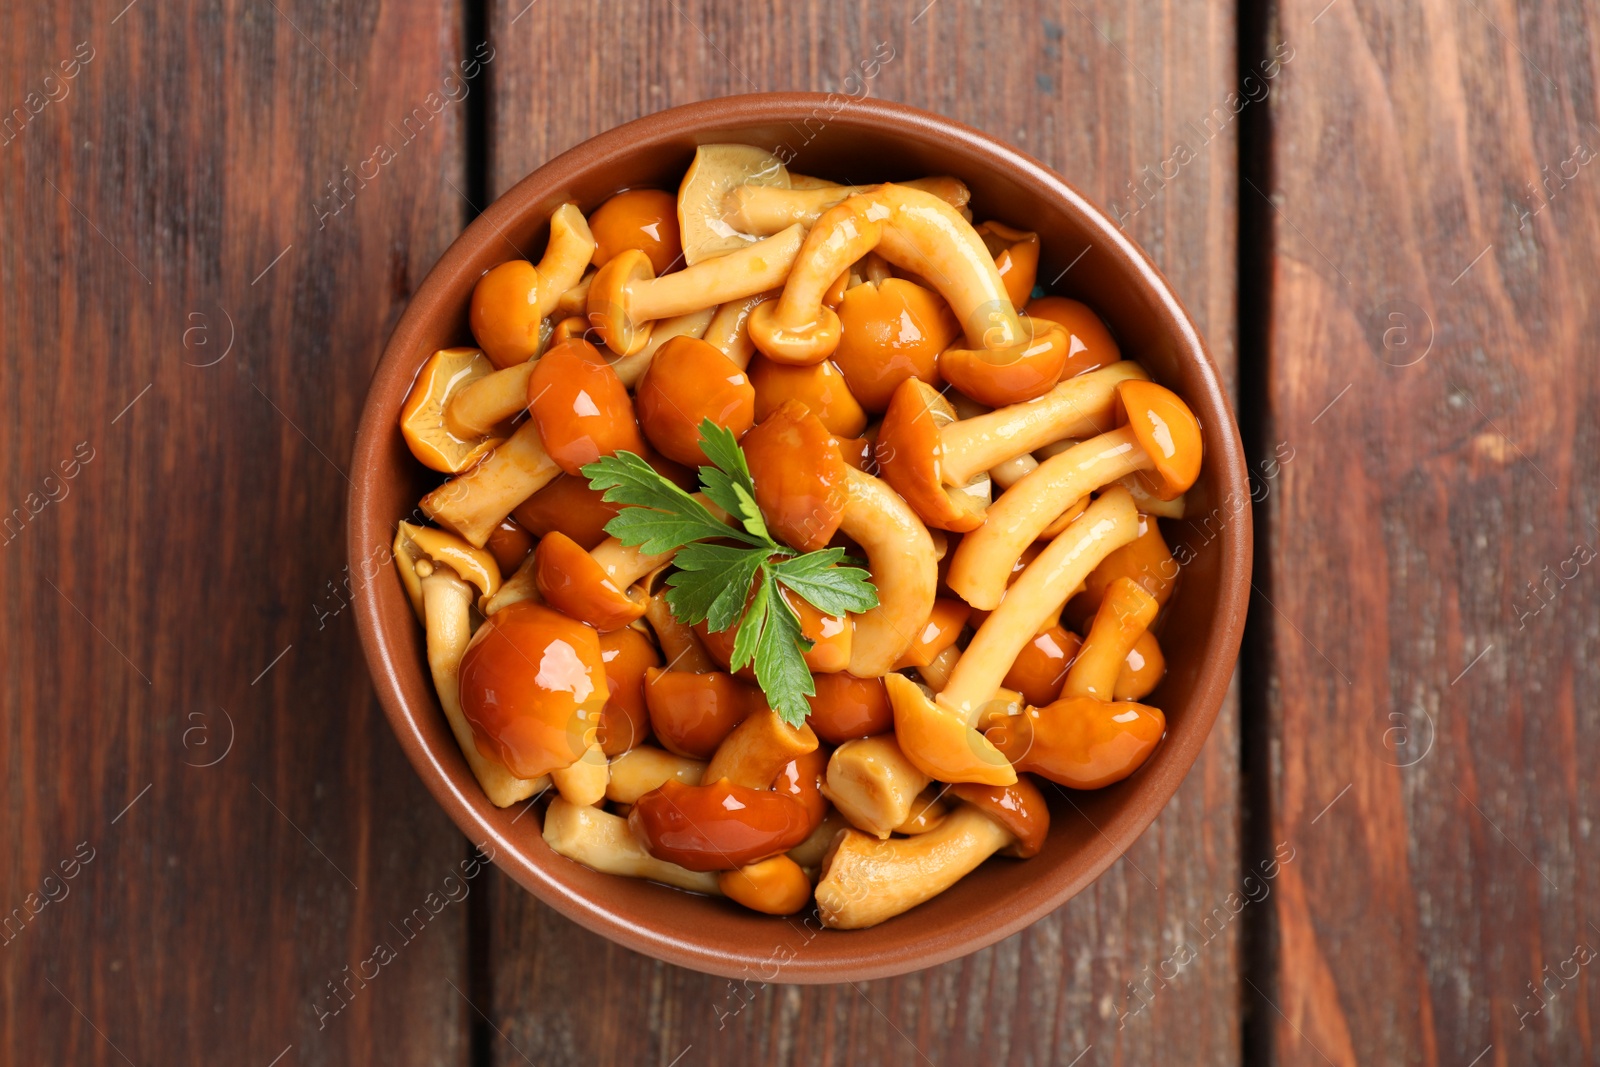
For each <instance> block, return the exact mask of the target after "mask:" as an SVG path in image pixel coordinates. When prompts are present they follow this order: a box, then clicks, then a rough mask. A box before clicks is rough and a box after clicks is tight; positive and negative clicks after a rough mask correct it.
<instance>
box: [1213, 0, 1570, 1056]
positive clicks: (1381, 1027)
mask: <svg viewBox="0 0 1600 1067" xmlns="http://www.w3.org/2000/svg"><path fill="white" fill-rule="evenodd" d="M1279 7H1280V12H1279V18H1280V24H1279V27H1278V29H1277V31H1276V32H1277V34H1278V36H1279V37H1280V38H1281V39H1282V40H1284V41H1286V42H1288V43H1289V45H1290V46H1291V47H1292V48H1293V50H1294V59H1293V61H1292V63H1290V64H1288V66H1287V69H1286V72H1285V75H1284V77H1285V81H1284V88H1283V92H1282V94H1281V95H1280V96H1279V97H1278V98H1277V99H1276V103H1275V105H1274V106H1275V111H1274V113H1273V124H1274V128H1275V141H1274V145H1273V157H1272V158H1273V166H1274V168H1275V172H1276V179H1275V181H1274V182H1273V185H1272V188H1271V189H1270V192H1271V194H1272V201H1271V208H1270V219H1271V222H1272V225H1273V231H1274V232H1273V236H1272V240H1271V250H1272V256H1273V259H1274V270H1273V273H1272V278H1271V284H1272V300H1271V305H1272V315H1271V324H1270V331H1269V346H1270V347H1269V355H1270V361H1271V362H1270V377H1269V382H1268V389H1267V395H1268V400H1269V402H1270V425H1269V426H1268V428H1267V430H1266V432H1265V433H1264V434H1263V440H1264V441H1265V442H1267V447H1268V448H1269V449H1270V448H1271V447H1273V446H1274V443H1276V442H1284V443H1285V444H1286V446H1287V447H1288V448H1290V449H1291V450H1292V451H1293V454H1294V456H1295V457H1296V458H1294V460H1293V461H1292V462H1291V463H1288V464H1286V465H1285V466H1284V468H1283V472H1282V475H1281V477H1280V478H1279V480H1278V489H1279V491H1278V492H1275V493H1274V494H1273V495H1272V496H1271V498H1270V499H1269V501H1268V507H1269V508H1270V512H1271V515H1270V520H1271V521H1270V530H1269V532H1270V534H1271V539H1270V542H1269V543H1270V545H1271V551H1270V554H1269V555H1268V556H1266V557H1264V558H1265V559H1266V560H1267V561H1268V563H1269V566H1268V568H1267V573H1266V574H1264V575H1260V576H1259V577H1258V580H1259V581H1260V582H1261V583H1262V587H1263V590H1264V592H1265V593H1266V595H1267V596H1268V597H1270V600H1271V604H1270V605H1268V604H1266V603H1263V601H1262V600H1260V599H1258V600H1257V603H1256V605H1255V607H1254V609H1253V610H1255V611H1258V612H1259V611H1262V610H1265V611H1272V612H1274V614H1275V616H1276V618H1277V619H1278V620H1279V622H1278V624H1277V625H1276V626H1275V627H1274V638H1273V642H1272V648H1271V660H1270V677H1269V679H1268V681H1269V683H1270V685H1269V689H1268V693H1269V700H1270V710H1271V730H1272V733H1271V743H1272V758H1271V760H1270V762H1269V763H1266V764H1265V765H1264V766H1263V767H1262V768H1260V769H1261V770H1262V771H1263V772H1264V773H1270V774H1271V785H1272V793H1273V803H1272V819H1271V829H1270V835H1271V840H1272V841H1273V842H1278V841H1289V842H1293V843H1294V845H1295V846H1297V848H1298V854H1299V859H1297V860H1296V861H1295V862H1294V863H1293V864H1291V865H1289V866H1288V867H1287V868H1286V869H1285V873H1284V876H1283V878H1282V879H1281V882H1280V889H1279V892H1278V894H1277V895H1276V897H1275V899H1274V908H1275V912H1274V914H1275V918H1276V924H1277V932H1276V938H1275V942H1274V944H1275V949H1274V951H1273V953H1272V958H1271V960H1270V963H1271V965H1272V967H1273V968H1274V969H1275V970H1276V972H1277V980H1276V984H1275V987H1269V988H1267V989H1264V990H1263V991H1262V992H1263V995H1264V996H1265V997H1267V998H1270V1004H1269V1003H1267V1002H1265V1001H1264V1000H1263V1001H1257V1003H1256V1005H1255V1010H1256V1012H1257V1013H1258V1015H1259V1016H1260V1017H1261V1018H1262V1019H1263V1020H1264V1022H1265V1025H1266V1027H1267V1029H1268V1031H1269V1034H1268V1040H1267V1042H1266V1044H1267V1046H1268V1047H1269V1049H1270V1051H1271V1052H1272V1053H1273V1054H1274V1055H1275V1058H1276V1059H1278V1060H1279V1061H1281V1062H1285V1063H1313V1062H1323V1061H1324V1060H1326V1061H1327V1062H1330V1063H1339V1064H1346V1063H1350V1064H1353V1063H1401V1062H1404V1063H1429V1064H1431V1063H1442V1064H1468V1063H1474V1064H1485V1065H1487V1064H1506V1063H1518V1064H1522V1063H1551V1064H1557V1063H1560V1064H1566V1063H1592V1062H1595V1058H1596V1056H1597V1052H1596V1044H1595V1035H1594V1019H1595V1017H1596V1011H1597V1010H1600V985H1597V983H1596V982H1595V980H1594V977H1593V974H1592V971H1591V970H1590V969H1589V968H1588V967H1587V966H1586V965H1585V963H1586V960H1587V958H1590V957H1592V954H1593V953H1594V952H1596V951H1600V928H1597V923H1596V920H1595V918H1594V915H1593V907H1592V904H1593V901H1594V893H1595V890H1594V887H1595V885H1596V884H1600V852H1597V850H1596V849H1595V848H1594V829H1593V828H1594V825H1595V821H1596V815H1597V799H1596V793H1595V788H1594V784H1593V783H1594V775H1593V773H1592V770H1591V768H1592V767H1593V766H1594V763H1595V759H1596V757H1597V755H1600V704H1597V703H1596V701H1595V699H1594V695H1593V694H1594V693H1595V691H1596V688H1597V685H1600V666H1597V663H1600V657H1597V656H1596V654H1595V653H1596V644H1597V635H1600V631H1597V628H1596V627H1597V619H1600V616H1597V614H1596V612H1595V603H1596V600H1595V593H1594V589H1595V586H1594V583H1595V581H1596V576H1595V572H1594V568H1593V567H1591V566H1589V565H1588V561H1591V560H1593V559H1594V558H1595V552H1596V547H1595V546H1596V545H1597V544H1600V530H1597V528H1596V526H1595V523H1596V520H1597V514H1596V511H1597V507H1600V497H1597V487H1600V447H1597V446H1600V441H1597V438H1596V428H1595V425H1596V424H1595V420H1594V419H1593V417H1592V412H1593V410H1594V406H1595V403H1596V401H1597V399H1600V397H1597V387H1596V385H1595V376H1594V374H1593V368H1594V356H1593V345H1592V341H1591V336H1592V323H1593V320H1594V316H1595V302H1594V284H1593V278H1594V277H1595V275H1596V272H1597V270H1600V255H1597V253H1596V250H1595V247H1594V242H1593V241H1592V240H1591V239H1590V238H1591V235H1592V234H1593V233H1594V232H1595V229H1596V227H1597V225H1600V178H1597V177H1596V176H1595V173H1594V168H1593V167H1591V166H1588V163H1589V162H1591V161H1592V160H1593V159H1594V149H1595V145H1596V144H1600V130H1597V128H1596V127H1595V125H1594V121H1593V119H1594V114H1595V99H1594V95H1595V94H1594V85H1593V60H1594V56H1593V50H1592V45H1591V42H1592V41H1593V40H1594V37H1595V35H1596V33H1597V32H1600V27H1597V25H1596V11H1595V8H1594V6H1593V5H1592V4H1587V5H1585V4H1579V3H1560V4H1548V5H1516V4H1511V3H1487V2H1482V3H1480V2H1469V3H1466V4H1433V3H1418V2H1407V3H1384V4H1379V3H1373V2H1369V0H1340V2H1338V3H1335V4H1332V5H1329V4H1327V0H1289V2H1286V3H1283V4H1281V5H1279ZM1547 182H1548V184H1546V183H1547ZM1244 195H1245V196H1251V195H1257V194H1255V193H1253V192H1249V191H1247V192H1246V193H1245V194H1244ZM1335 576H1336V577H1335ZM1330 577H1335V580H1334V581H1332V582H1330V580H1329V579H1330Z"/></svg>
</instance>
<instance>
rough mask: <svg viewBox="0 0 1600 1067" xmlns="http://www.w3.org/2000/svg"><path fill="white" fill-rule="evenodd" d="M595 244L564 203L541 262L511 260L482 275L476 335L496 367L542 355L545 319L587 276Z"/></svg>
mask: <svg viewBox="0 0 1600 1067" xmlns="http://www.w3.org/2000/svg"><path fill="white" fill-rule="evenodd" d="M594 247H595V245H594V234H592V233H590V231H589V223H588V222H587V221H586V220H585V219H584V217H583V213H582V212H581V211H579V210H578V208H577V206H576V205H574V204H563V205H561V206H560V207H558V208H556V210H555V213H554V214H553V215H551V216H550V242H549V244H548V245H546V247H545V252H544V258H543V259H541V260H540V261H539V265H538V266H534V265H533V264H532V263H529V262H528V261H527V260H525V259H513V260H511V261H509V262H506V263H502V264H500V265H499V266H498V267H495V268H493V269H492V270H490V271H489V272H488V273H486V274H485V275H484V276H483V277H482V278H479V279H478V284H477V285H476V286H475V287H474V288H473V290H472V306H471V309H470V319H471V325H472V336H473V337H475V338H476V339H477V341H478V346H479V347H480V348H482V349H483V351H484V354H485V355H487V356H488V357H489V359H490V360H491V361H493V363H494V365H495V366H497V367H510V366H513V365H515V364H518V363H525V362H527V361H528V360H529V359H531V358H533V357H534V356H536V355H538V354H539V348H540V345H541V342H542V340H543V337H542V335H541V331H542V329H543V327H544V320H545V317H546V316H547V315H549V314H550V313H551V312H552V311H554V310H555V308H556V303H557V301H558V300H560V298H561V295H562V294H563V293H565V292H566V291H567V290H569V289H571V288H572V287H573V286H575V285H577V284H578V282H579V281H580V280H581V279H582V278H583V272H584V268H586V267H587V266H588V265H589V260H590V259H591V258H592V257H593V256H594Z"/></svg>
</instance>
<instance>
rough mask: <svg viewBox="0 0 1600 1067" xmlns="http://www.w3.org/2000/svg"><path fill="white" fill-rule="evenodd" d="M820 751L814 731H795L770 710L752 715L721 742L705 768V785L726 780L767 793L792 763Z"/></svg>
mask: <svg viewBox="0 0 1600 1067" xmlns="http://www.w3.org/2000/svg"><path fill="white" fill-rule="evenodd" d="M816 750H817V735H816V734H815V733H814V732H813V731H812V729H811V727H809V726H807V725H805V724H804V723H801V724H800V727H799V728H798V729H796V728H795V727H793V726H790V725H789V724H788V723H786V722H784V721H783V719H782V717H781V716H779V715H778V713H777V712H775V711H773V710H772V709H771V708H766V709H763V710H761V711H755V712H751V713H750V715H749V716H747V717H746V718H745V720H744V721H743V722H741V723H740V724H739V725H738V726H735V727H734V728H733V732H732V733H731V734H729V735H728V736H727V737H724V738H723V739H722V744H720V745H718V746H717V751H716V752H715V754H713V755H712V757H711V762H710V763H709V764H708V765H707V766H706V770H705V781H708V782H715V781H716V780H717V779H719V778H726V779H728V781H730V782H732V783H733V784H734V785H743V786H749V787H750V788H751V789H766V788H768V787H770V786H771V785H772V780H773V779H774V778H776V777H777V776H778V772H779V771H781V770H783V768H784V767H786V766H787V765H788V764H789V762H790V761H791V760H793V759H795V758H796V757H798V756H803V755H805V754H806V753H808V752H815V751H816Z"/></svg>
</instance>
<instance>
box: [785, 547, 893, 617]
mask: <svg viewBox="0 0 1600 1067" xmlns="http://www.w3.org/2000/svg"><path fill="white" fill-rule="evenodd" d="M843 558H844V549H842V548H824V549H822V550H821V551H819V552H808V553H806V554H805V555H803V556H791V557H789V558H788V559H785V560H780V561H779V562H777V563H775V564H773V565H772V573H773V576H774V577H775V578H777V579H778V581H780V582H782V583H783V584H784V586H785V587H786V588H788V589H789V590H790V591H791V592H793V593H796V594H798V595H799V596H800V598H801V599H802V600H805V601H807V602H808V603H810V604H811V605H812V606H813V607H815V608H816V609H817V610H818V611H822V612H826V613H827V614H829V615H843V614H845V613H847V612H852V611H854V612H862V611H870V610H871V609H872V608H875V607H877V606H878V590H877V589H876V588H875V587H874V586H873V585H872V583H871V582H870V581H869V580H868V579H869V578H870V575H868V574H867V572H866V571H864V570H861V569H859V568H857V567H841V566H838V563H839V561H840V560H841V559H843Z"/></svg>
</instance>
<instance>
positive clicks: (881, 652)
mask: <svg viewBox="0 0 1600 1067" xmlns="http://www.w3.org/2000/svg"><path fill="white" fill-rule="evenodd" d="M845 488H846V489H847V490H848V495H847V496H846V498H845V505H844V513H843V515H842V516H841V517H840V521H839V531H840V532H841V533H843V534H844V535H845V536H846V537H849V538H850V539H851V540H853V541H855V543H856V544H858V545H860V546H861V550H862V551H863V552H865V553H866V556H867V568H868V570H869V571H870V572H871V574H872V579H871V580H872V584H873V586H874V587H875V588H876V589H877V590H878V606H877V607H875V608H873V609H871V610H870V611H866V612H862V613H861V614H859V615H857V616H855V636H854V639H853V641H854V644H853V645H852V647H851V649H850V667H849V670H850V673H851V674H854V675H856V676H857V677H861V678H869V677H876V676H878V675H884V674H888V673H889V672H890V671H891V670H893V669H894V665H895V663H896V662H898V661H899V659H900V657H901V656H903V655H905V653H906V649H908V648H910V647H911V642H912V641H914V640H916V633H917V627H918V626H920V625H921V624H922V622H923V621H924V620H926V619H927V617H928V613H929V612H930V611H932V610H933V598H934V592H935V589H936V587H937V585H938V581H939V570H938V563H937V560H936V559H935V557H934V552H933V539H932V538H931V537H929V536H928V528H927V527H926V526H924V525H923V524H922V520H920V519H918V518H917V516H916V513H915V512H913V511H912V510H911V509H910V508H909V507H907V506H906V502H905V501H904V500H902V499H901V498H900V496H899V495H898V494H897V493H895V491H894V490H892V489H890V488H889V487H888V486H887V485H885V484H884V483H883V482H881V481H879V480H878V479H876V478H874V477H873V476H872V475H870V474H863V473H862V472H861V471H858V470H856V469H855V468H854V467H846V468H845Z"/></svg>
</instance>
